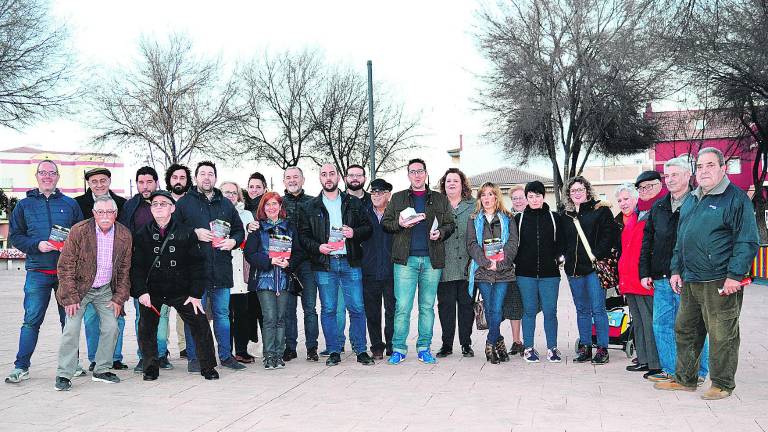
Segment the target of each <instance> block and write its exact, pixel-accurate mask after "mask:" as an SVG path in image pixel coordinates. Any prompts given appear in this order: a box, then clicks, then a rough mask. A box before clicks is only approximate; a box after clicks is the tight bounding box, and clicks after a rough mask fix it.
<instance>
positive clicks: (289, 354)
mask: <svg viewBox="0 0 768 432" xmlns="http://www.w3.org/2000/svg"><path fill="white" fill-rule="evenodd" d="M298 356H299V355H298V353H296V350H294V349H290V348H286V349H285V351H283V361H291V360H293V359H295V358H296V357H298Z"/></svg>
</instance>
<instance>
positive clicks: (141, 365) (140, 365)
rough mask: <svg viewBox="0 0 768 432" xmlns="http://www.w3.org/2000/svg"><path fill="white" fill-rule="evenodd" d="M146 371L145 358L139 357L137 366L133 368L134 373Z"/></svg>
mask: <svg viewBox="0 0 768 432" xmlns="http://www.w3.org/2000/svg"><path fill="white" fill-rule="evenodd" d="M142 372H144V359H139V362H138V363H137V364H136V367H135V368H133V373H142Z"/></svg>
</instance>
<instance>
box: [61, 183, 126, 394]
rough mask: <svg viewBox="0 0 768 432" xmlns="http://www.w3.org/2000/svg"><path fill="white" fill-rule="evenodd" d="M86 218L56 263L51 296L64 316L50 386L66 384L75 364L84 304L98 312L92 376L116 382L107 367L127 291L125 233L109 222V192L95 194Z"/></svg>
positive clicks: (112, 208) (113, 214) (113, 210)
mask: <svg viewBox="0 0 768 432" xmlns="http://www.w3.org/2000/svg"><path fill="white" fill-rule="evenodd" d="M92 212H93V215H92V217H91V218H90V219H87V220H85V221H83V222H80V223H78V224H76V225H75V226H73V227H72V230H71V232H70V233H69V237H68V238H67V240H66V242H65V243H64V248H63V250H62V252H61V257H60V258H59V263H58V274H59V289H58V291H57V292H56V298H57V300H58V301H59V304H60V305H61V306H63V307H64V311H65V312H66V315H67V318H66V323H65V324H64V331H63V332H62V335H61V346H60V347H59V367H58V369H57V371H56V384H55V389H56V390H58V391H62V390H69V389H70V388H71V387H72V384H71V379H72V376H73V375H74V373H75V368H76V367H77V357H78V356H77V353H78V347H79V346H80V327H81V325H82V320H83V314H84V313H85V307H86V306H87V305H88V304H93V306H94V307H95V308H96V313H97V314H98V315H99V322H100V323H99V328H100V332H101V333H100V336H99V347H98V349H97V350H96V366H95V368H94V370H93V381H97V382H106V383H117V382H120V379H119V378H118V377H117V375H115V374H114V373H112V372H110V371H109V369H110V366H111V365H112V353H113V352H114V350H115V342H116V339H117V331H118V327H117V317H118V316H120V311H121V310H122V308H123V303H125V301H126V300H128V295H129V293H130V274H129V273H130V268H131V242H132V238H131V233H130V231H129V230H128V228H126V227H124V226H123V225H120V224H119V223H115V219H116V218H117V204H115V201H114V200H113V199H112V198H111V197H110V196H108V195H107V196H100V197H97V198H96V200H95V202H94V205H93V210H92Z"/></svg>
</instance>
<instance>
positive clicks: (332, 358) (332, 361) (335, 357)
mask: <svg viewBox="0 0 768 432" xmlns="http://www.w3.org/2000/svg"><path fill="white" fill-rule="evenodd" d="M339 363H341V354H339V353H331V354H330V355H329V356H328V360H326V361H325V365H326V366H336V365H337V364H339Z"/></svg>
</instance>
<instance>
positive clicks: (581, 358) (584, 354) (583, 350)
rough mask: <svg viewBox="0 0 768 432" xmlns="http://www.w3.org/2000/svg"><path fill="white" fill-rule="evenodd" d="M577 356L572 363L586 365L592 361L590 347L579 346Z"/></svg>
mask: <svg viewBox="0 0 768 432" xmlns="http://www.w3.org/2000/svg"><path fill="white" fill-rule="evenodd" d="M578 353H579V355H578V356H576V358H575V359H573V362H574V363H586V362H588V361H590V360H592V347H591V346H586V345H579V351H578Z"/></svg>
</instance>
